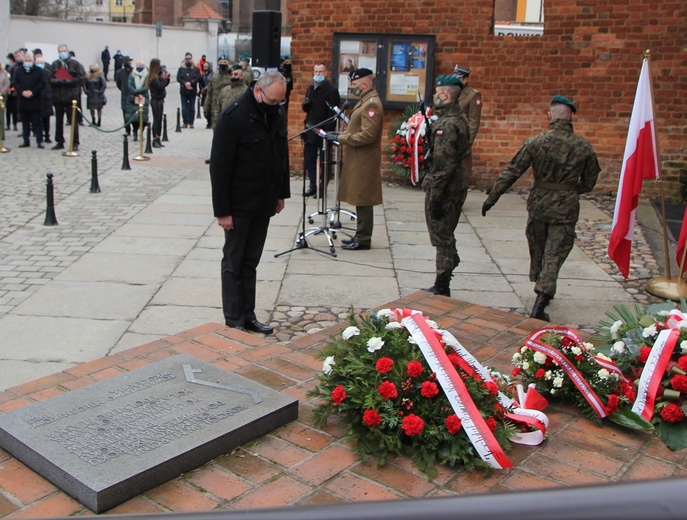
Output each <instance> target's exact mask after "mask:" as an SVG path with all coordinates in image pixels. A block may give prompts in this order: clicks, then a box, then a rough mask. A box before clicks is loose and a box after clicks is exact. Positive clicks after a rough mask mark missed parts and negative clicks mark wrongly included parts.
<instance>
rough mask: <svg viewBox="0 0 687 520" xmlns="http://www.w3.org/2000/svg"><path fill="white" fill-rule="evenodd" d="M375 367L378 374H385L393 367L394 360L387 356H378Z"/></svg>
mask: <svg viewBox="0 0 687 520" xmlns="http://www.w3.org/2000/svg"><path fill="white" fill-rule="evenodd" d="M375 368H376V369H377V372H379V373H380V374H387V373H388V372H391V369H393V368H394V360H393V359H391V358H388V357H382V358H379V359H378V360H377V363H376V364H375Z"/></svg>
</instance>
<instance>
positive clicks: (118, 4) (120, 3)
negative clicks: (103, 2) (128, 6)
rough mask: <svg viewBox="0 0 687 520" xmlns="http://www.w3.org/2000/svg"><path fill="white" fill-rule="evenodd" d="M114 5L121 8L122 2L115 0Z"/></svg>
mask: <svg viewBox="0 0 687 520" xmlns="http://www.w3.org/2000/svg"><path fill="white" fill-rule="evenodd" d="M115 5H116V6H118V7H121V6H123V5H124V0H115Z"/></svg>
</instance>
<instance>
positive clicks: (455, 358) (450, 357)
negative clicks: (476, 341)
mask: <svg viewBox="0 0 687 520" xmlns="http://www.w3.org/2000/svg"><path fill="white" fill-rule="evenodd" d="M448 360H449V361H450V362H451V364H452V365H453V366H454V367H459V366H460V358H459V357H458V356H457V355H456V354H449V355H448Z"/></svg>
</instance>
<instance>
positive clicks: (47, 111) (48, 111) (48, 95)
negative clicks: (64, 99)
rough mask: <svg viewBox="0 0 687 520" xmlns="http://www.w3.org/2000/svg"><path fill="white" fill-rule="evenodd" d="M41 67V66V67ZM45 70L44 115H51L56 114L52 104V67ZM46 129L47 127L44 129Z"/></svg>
mask: <svg viewBox="0 0 687 520" xmlns="http://www.w3.org/2000/svg"><path fill="white" fill-rule="evenodd" d="M39 68H40V67H39ZM41 70H42V71H43V76H44V77H45V88H43V95H42V98H43V117H50V116H52V115H55V110H53V105H52V88H51V87H50V76H51V73H50V67H49V66H48V67H47V68H44V69H41ZM44 130H45V129H44Z"/></svg>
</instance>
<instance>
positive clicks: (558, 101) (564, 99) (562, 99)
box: [551, 95, 577, 114]
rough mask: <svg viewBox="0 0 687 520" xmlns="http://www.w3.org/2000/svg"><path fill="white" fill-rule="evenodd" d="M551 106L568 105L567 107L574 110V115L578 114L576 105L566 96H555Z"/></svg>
mask: <svg viewBox="0 0 687 520" xmlns="http://www.w3.org/2000/svg"><path fill="white" fill-rule="evenodd" d="M551 104H552V105H556V104H558V105H567V106H569V107H570V109H571V110H572V112H573V114H574V113H575V112H577V107H576V106H575V104H574V103H573V102H572V101H570V100H569V99H568V98H567V97H565V96H561V95H555V96H553V98H551Z"/></svg>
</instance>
